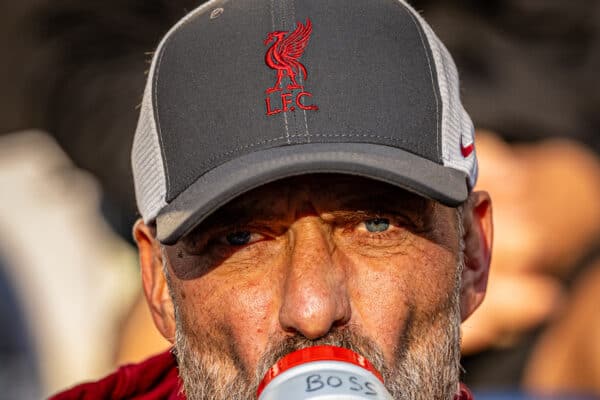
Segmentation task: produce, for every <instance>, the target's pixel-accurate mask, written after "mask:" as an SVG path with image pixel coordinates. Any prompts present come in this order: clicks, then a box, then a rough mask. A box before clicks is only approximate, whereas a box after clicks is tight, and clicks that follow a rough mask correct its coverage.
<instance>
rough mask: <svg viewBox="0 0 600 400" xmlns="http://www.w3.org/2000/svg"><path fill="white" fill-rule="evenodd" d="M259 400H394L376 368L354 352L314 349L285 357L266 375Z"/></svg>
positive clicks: (323, 347) (332, 348)
mask: <svg viewBox="0 0 600 400" xmlns="http://www.w3.org/2000/svg"><path fill="white" fill-rule="evenodd" d="M257 397H258V400H284V399H285V400H342V399H343V400H365V399H372V400H384V399H385V400H388V399H389V400H392V397H391V395H390V394H389V392H388V391H387V389H386V388H385V386H384V385H383V378H382V377H381V375H380V374H379V372H378V371H377V370H376V369H375V368H374V367H373V365H372V364H371V363H370V362H369V361H368V360H367V359H365V358H364V357H363V356H361V355H359V354H356V353H355V352H353V351H352V350H349V349H346V348H342V347H335V346H314V347H308V348H305V349H301V350H298V351H294V352H292V353H289V354H288V355H286V356H284V357H282V358H281V359H280V360H279V361H277V363H276V364H275V365H273V366H272V367H271V368H269V370H268V371H267V373H266V374H265V376H264V378H263V380H262V381H261V383H260V385H259V386H258V390H257Z"/></svg>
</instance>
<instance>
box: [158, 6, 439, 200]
mask: <svg viewBox="0 0 600 400" xmlns="http://www.w3.org/2000/svg"><path fill="white" fill-rule="evenodd" d="M268 4H269V3H268V2H266V1H259V0H245V1H238V2H236V1H228V2H223V4H222V7H223V10H224V11H223V12H222V13H221V14H220V15H219V16H218V18H213V19H211V17H210V15H211V12H212V11H213V9H214V8H213V7H208V8H206V10H205V11H204V12H202V13H199V14H198V15H196V16H194V17H193V19H192V20H191V21H190V22H188V23H186V24H184V25H183V26H181V27H180V29H178V30H177V31H176V32H174V33H173V34H172V35H171V37H169V38H168V40H167V41H166V42H165V45H164V46H163V49H162V51H161V54H160V55H159V62H158V63H157V68H156V74H157V75H156V76H157V80H156V83H155V88H154V89H155V98H154V106H155V110H156V120H157V128H158V132H159V135H160V137H161V142H162V145H163V155H164V162H165V171H166V175H167V176H166V179H167V194H166V201H167V202H170V201H171V200H172V199H174V198H175V197H177V196H178V195H179V194H180V193H182V192H183V191H184V190H185V188H187V187H188V186H189V185H191V184H192V183H193V182H194V181H196V179H198V178H199V177H200V176H202V175H203V174H205V173H206V172H207V171H210V170H211V169H212V168H214V167H216V166H218V165H220V164H222V163H226V162H228V161H229V160H231V159H234V158H236V157H238V156H241V155H244V154H248V153H250V152H252V151H257V150H264V149H268V148H272V147H277V146H286V145H293V144H298V143H337V142H343V143H349V142H355V143H373V144H382V145H387V146H393V147H398V148H401V149H404V150H406V151H408V152H410V153H413V154H417V155H420V156H421V157H424V158H426V159H428V160H431V161H433V162H434V163H439V164H441V163H442V158H441V150H440V149H441V144H440V143H441V141H440V139H439V135H440V132H439V129H440V127H439V125H440V124H439V118H440V112H441V111H440V106H439V104H438V103H439V93H438V89H437V83H436V82H435V81H434V80H432V77H435V76H436V73H435V70H434V68H435V65H434V63H433V62H431V60H430V59H429V58H430V50H429V48H428V46H427V41H423V34H422V30H421V28H420V27H419V26H418V25H417V24H416V23H415V20H414V18H413V17H412V16H411V14H410V12H411V11H409V10H408V8H406V7H405V6H404V5H403V4H402V3H400V2H398V1H395V0H385V1H379V2H372V1H366V0H357V1H353V2H352V8H353V10H352V11H350V10H348V8H349V7H347V2H346V1H342V0H332V1H327V2H323V1H319V0H306V1H295V2H292V1H283V2H280V1H274V2H271V8H269V6H268ZM282 4H284V6H282ZM216 5H217V4H215V6H216ZM273 7H276V9H273ZM277 7H283V8H284V9H285V10H286V11H285V12H281V9H280V8H277ZM308 18H310V20H311V21H312V25H313V31H312V35H311V37H310V39H309V43H308V46H307V47H306V50H305V52H304V54H303V55H302V57H301V58H300V61H301V62H302V63H303V64H304V65H305V66H306V69H307V72H308V76H307V79H306V80H305V81H303V82H302V84H303V85H304V87H305V90H306V91H307V92H310V93H311V94H312V97H310V98H306V101H307V102H311V103H314V104H315V105H317V106H318V107H319V109H318V110H317V111H314V110H309V111H302V112H300V111H295V112H287V113H279V114H277V115H266V106H265V99H266V97H267V94H266V93H265V90H266V89H267V88H269V87H271V86H273V85H274V83H275V78H276V72H275V71H274V70H272V69H270V68H269V67H268V66H267V65H266V63H265V59H264V58H265V53H266V51H267V49H268V46H265V45H264V43H263V41H264V40H265V38H266V36H267V34H268V33H269V32H272V31H274V30H276V29H281V27H282V26H287V27H288V28H287V29H291V28H294V27H295V24H296V22H302V23H305V22H306V20H307V19H308ZM196 19H198V21H196ZM200 20H201V21H200ZM196 22H198V23H196ZM290 22H291V23H290ZM290 26H291V28H290ZM205 60H210V62H207V61H205ZM432 69H433V70H432ZM280 94H281V93H274V94H272V95H271V101H272V105H273V106H274V107H278V106H279V107H280V106H281V100H280V99H279V100H278V98H277V96H279V95H280ZM296 94H297V93H295V92H294V93H293V95H296ZM277 101H279V104H277Z"/></svg>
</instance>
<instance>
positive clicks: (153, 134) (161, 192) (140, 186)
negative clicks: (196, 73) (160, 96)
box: [131, 80, 167, 223]
mask: <svg viewBox="0 0 600 400" xmlns="http://www.w3.org/2000/svg"><path fill="white" fill-rule="evenodd" d="M150 82H151V80H149V83H148V84H147V85H146V89H145V90H144V99H143V100H142V109H141V111H140V118H139V119H138V125H137V129H136V130H135V136H134V139H133V148H132V150H131V166H132V169H133V181H134V183H135V198H136V201H137V206H138V210H139V211H140V213H141V214H142V218H143V219H144V222H146V223H148V222H150V221H153V220H154V218H156V215H158V213H159V211H160V210H161V209H162V208H163V207H164V206H165V205H167V203H166V201H165V198H166V193H167V184H166V179H165V170H164V166H163V158H162V154H161V151H160V142H159V138H158V132H157V130H156V122H155V120H154V111H153V110H152V85H151V83H150Z"/></svg>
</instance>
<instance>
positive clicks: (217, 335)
mask: <svg viewBox="0 0 600 400" xmlns="http://www.w3.org/2000/svg"><path fill="white" fill-rule="evenodd" d="M274 288H275V284H274V283H273V282H272V281H271V280H269V279H268V278H264V277H261V276H243V275H242V274H238V275H231V276H226V275H223V274H208V275H205V276H203V277H201V278H198V279H195V280H190V281H184V282H182V289H181V294H180V296H179V297H180V299H179V301H183V304H185V307H184V309H185V313H186V316H185V318H186V320H187V321H189V324H190V327H189V329H188V334H190V335H193V336H194V337H195V338H196V339H198V340H202V336H204V335H210V337H211V339H212V341H214V342H215V345H216V346H218V347H219V349H220V350H221V351H222V352H225V353H228V356H229V357H231V358H237V359H239V361H241V363H242V364H243V365H244V366H245V367H246V368H247V369H248V370H253V367H254V366H255V365H256V363H257V361H258V359H259V358H260V356H261V355H262V351H264V349H265V348H266V347H267V344H268V338H269V335H270V333H271V332H272V331H273V326H274V322H276V321H274V320H273V316H274V315H275V316H276V315H277V313H276V304H275V303H274V300H273V299H274V298H275V295H274V293H273V291H274ZM184 296H185V298H184Z"/></svg>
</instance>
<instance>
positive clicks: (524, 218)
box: [463, 132, 600, 354]
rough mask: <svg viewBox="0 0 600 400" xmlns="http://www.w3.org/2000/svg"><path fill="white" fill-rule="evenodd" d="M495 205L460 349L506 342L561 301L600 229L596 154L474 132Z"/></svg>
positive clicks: (482, 179) (483, 182) (565, 144)
mask: <svg viewBox="0 0 600 400" xmlns="http://www.w3.org/2000/svg"><path fill="white" fill-rule="evenodd" d="M476 145H477V152H478V158H479V162H480V176H479V183H478V184H477V188H478V189H481V190H487V191H488V192H489V193H490V195H491V197H492V202H493V208H494V231H495V232H494V249H493V256H492V267H491V272H490V279H489V284H488V286H489V287H488V292H487V296H486V300H485V301H484V302H483V304H482V306H481V307H480V308H479V310H477V311H476V312H475V314H474V315H473V316H472V317H471V318H469V319H468V320H467V321H465V323H464V324H463V353H465V354H469V353H474V352H477V351H480V350H483V349H485V348H488V347H492V346H493V347H499V346H500V347H501V346H509V345H510V344H512V343H514V341H515V340H517V339H518V338H519V337H520V335H521V334H522V333H524V332H526V331H528V330H530V329H532V328H534V327H535V326H537V325H539V324H540V323H542V322H543V321H545V320H546V319H548V318H549V317H550V316H551V315H553V314H554V313H555V312H556V311H557V310H558V308H559V305H560V304H561V303H562V302H563V300H564V293H563V290H562V280H563V279H564V278H565V277H566V276H568V274H569V272H570V271H571V269H572V268H573V266H574V265H576V262H577V261H578V257H580V256H581V254H582V253H583V252H584V251H585V249H587V248H588V247H589V246H591V245H592V243H593V241H594V240H595V239H596V238H597V237H598V235H599V234H600V224H599V223H598V221H600V202H598V199H599V198H600V161H599V160H598V159H597V158H596V156H595V155H594V154H592V153H591V152H589V151H588V150H587V149H585V148H584V147H582V146H580V145H577V144H575V143H573V142H570V141H566V140H547V141H545V142H541V143H539V144H533V145H520V146H509V145H508V144H506V143H505V142H503V141H502V140H501V139H499V138H498V137H496V136H495V135H493V134H491V133H489V132H478V136H477V143H476Z"/></svg>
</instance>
